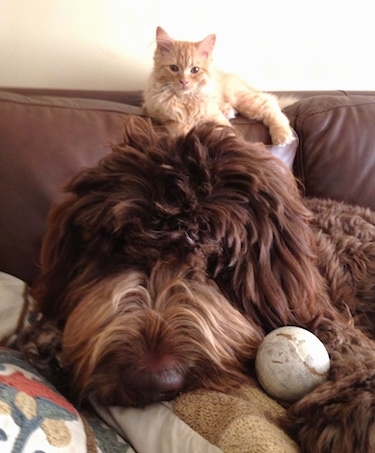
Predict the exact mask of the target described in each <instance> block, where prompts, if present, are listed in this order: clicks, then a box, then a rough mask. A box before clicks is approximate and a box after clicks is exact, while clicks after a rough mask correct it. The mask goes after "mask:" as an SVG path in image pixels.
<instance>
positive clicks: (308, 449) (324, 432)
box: [281, 376, 375, 453]
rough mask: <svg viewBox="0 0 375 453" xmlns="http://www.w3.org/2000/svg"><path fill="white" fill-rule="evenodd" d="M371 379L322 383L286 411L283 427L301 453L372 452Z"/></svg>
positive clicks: (374, 440) (373, 408)
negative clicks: (298, 446) (350, 382)
mask: <svg viewBox="0 0 375 453" xmlns="http://www.w3.org/2000/svg"><path fill="white" fill-rule="evenodd" d="M374 378H375V376H369V377H368V379H367V378H365V379H363V380H362V381H357V382H356V384H357V385H356V386H355V383H354V380H353V381H352V385H353V386H351V385H349V386H347V385H346V384H347V381H348V380H349V381H350V380H351V377H348V379H345V378H343V380H342V382H339V383H338V382H335V381H328V382H326V383H325V384H323V385H322V386H320V387H318V389H317V390H316V391H313V392H311V393H310V394H308V395H306V397H304V398H302V399H301V400H300V401H298V402H297V403H295V404H293V405H292V406H291V407H290V408H289V409H288V411H287V415H286V418H285V419H284V420H282V422H281V423H282V425H283V427H284V428H285V430H286V431H287V432H288V433H289V434H290V435H291V437H293V438H294V439H295V440H296V442H297V443H298V444H299V445H300V446H301V448H302V451H303V452H304V453H354V452H363V453H370V452H375V398H374V394H375V393H374V390H375V388H374V387H375V386H374V383H375V380H374Z"/></svg>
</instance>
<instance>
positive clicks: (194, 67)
mask: <svg viewBox="0 0 375 453" xmlns="http://www.w3.org/2000/svg"><path fill="white" fill-rule="evenodd" d="M190 72H191V73H192V74H196V73H197V72H199V68H198V66H193V67H192V68H191V69H190Z"/></svg>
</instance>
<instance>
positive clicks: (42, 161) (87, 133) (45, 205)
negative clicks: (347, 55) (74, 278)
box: [0, 90, 375, 282]
mask: <svg viewBox="0 0 375 453" xmlns="http://www.w3.org/2000/svg"><path fill="white" fill-rule="evenodd" d="M13 91H18V92H19V93H20V92H21V94H16V93H14V92H11V91H2V92H0V271H2V272H8V273H10V274H13V275H15V276H17V277H19V278H22V279H24V280H26V281H29V282H31V281H32V280H33V279H34V278H35V277H36V275H37V273H38V266H37V263H38V255H39V248H40V243H41V238H42V235H43V232H44V228H45V219H46V216H47V212H48V210H49V208H50V206H51V204H52V203H53V202H54V201H55V200H56V199H57V198H58V194H59V193H60V190H61V186H62V185H63V183H64V181H66V180H67V179H68V178H70V177H71V176H73V175H74V174H75V173H76V172H78V171H79V170H81V169H82V168H84V167H87V166H92V165H95V164H96V162H97V161H98V160H99V159H100V158H101V157H102V156H103V155H104V154H105V153H107V152H108V151H109V150H110V144H111V143H113V142H118V141H119V140H121V139H122V132H123V124H124V121H126V118H127V115H128V114H129V113H136V114H139V113H140V109H139V108H138V107H136V105H139V104H140V102H141V94H140V92H122V93H117V92H77V91H74V92H72V91H63V90H59V91H51V90H47V91H46V90H13ZM289 94H290V93H289ZM298 94H299V95H300V96H301V100H300V101H299V102H298V103H297V104H295V105H293V106H290V107H288V108H287V109H286V113H287V114H288V116H289V117H290V120H291V123H292V125H293V127H294V129H295V131H296V132H297V135H298V138H299V141H298V140H296V141H295V144H294V145H295V146H296V145H297V144H298V143H299V147H298V153H297V157H296V161H295V172H296V175H297V176H298V177H299V178H300V179H301V181H302V182H303V184H304V185H305V188H306V194H307V195H309V196H316V195H318V196H322V197H333V198H337V199H343V200H348V201H351V202H354V203H359V204H363V205H366V206H371V207H373V208H374V209H375V200H374V195H375V177H374V174H375V173H374V172H375V140H374V138H375V132H373V125H374V122H375V121H374V120H375V92H374V93H371V92H370V93H365V94H363V95H359V94H358V93H354V94H348V93H342V92H330V93H311V92H307V93H298ZM39 95H44V96H43V97H41V96H39ZM45 95H48V96H47V97H45ZM89 98H96V100H93V99H89ZM234 124H235V125H236V127H238V128H239V129H240V130H241V132H242V133H243V135H244V136H245V138H246V139H247V140H250V141H264V142H265V143H269V134H268V131H267V129H266V128H265V127H264V126H263V125H262V124H260V123H259V122H256V121H248V120H246V119H243V118H237V119H235V120H234ZM282 152H283V153H284V154H285V156H286V158H287V159H288V158H290V156H291V155H292V154H291V153H293V149H292V147H290V148H288V147H287V148H285V149H284V150H282ZM285 156H284V157H285Z"/></svg>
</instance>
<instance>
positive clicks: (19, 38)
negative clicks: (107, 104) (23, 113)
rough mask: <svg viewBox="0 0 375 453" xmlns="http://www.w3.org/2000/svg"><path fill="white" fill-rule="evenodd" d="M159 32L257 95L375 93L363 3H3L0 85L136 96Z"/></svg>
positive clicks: (369, 24) (373, 39)
mask: <svg viewBox="0 0 375 453" xmlns="http://www.w3.org/2000/svg"><path fill="white" fill-rule="evenodd" d="M349 5H350V6H349ZM157 25H161V26H163V27H164V28H165V29H166V30H167V31H168V33H169V34H170V35H171V36H173V37H175V38H177V39H191V40H199V39H202V38H203V37H205V36H206V35H208V34H210V33H216V34H217V38H218V39H217V45H216V51H215V56H216V63H217V66H219V67H221V68H223V69H225V70H229V71H233V72H238V73H239V74H240V75H242V76H243V77H244V78H245V79H247V80H248V81H249V82H250V83H251V84H253V85H254V86H255V87H256V88H259V89H264V90H288V89H290V90H293V89H295V90H298V89H301V90H304V89H306V90H308V89H311V90H317V89H348V90H375V64H374V55H373V47H374V44H375V26H374V23H373V12H372V8H371V5H370V3H369V2H368V0H357V1H356V2H350V3H349V2H347V1H346V0H314V1H313V2H309V3H308V2H305V1H303V0H257V1H255V0H246V1H245V0H227V1H226V2H225V7H224V6H223V3H222V2H213V1H209V0H187V1H181V0H159V1H156V2H155V1H151V0H0V86H7V87H11V86H18V87H21V86H22V87H46V88H78V89H81V88H87V89H105V90H109V89H112V90H123V89H137V88H142V86H143V85H144V83H145V80H146V78H147V74H148V72H149V70H150V66H151V63H152V52H153V39H154V32H155V28H156V26H157Z"/></svg>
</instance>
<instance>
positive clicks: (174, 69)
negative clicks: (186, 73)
mask: <svg viewBox="0 0 375 453" xmlns="http://www.w3.org/2000/svg"><path fill="white" fill-rule="evenodd" d="M169 69H170V70H171V71H172V72H178V66H177V65H175V64H171V65H170V66H169Z"/></svg>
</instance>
